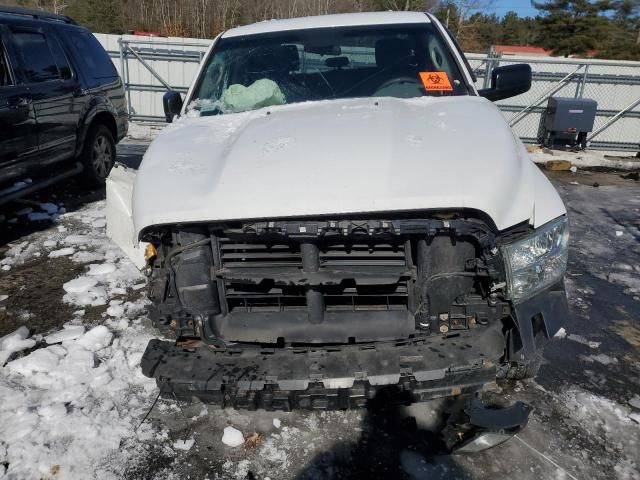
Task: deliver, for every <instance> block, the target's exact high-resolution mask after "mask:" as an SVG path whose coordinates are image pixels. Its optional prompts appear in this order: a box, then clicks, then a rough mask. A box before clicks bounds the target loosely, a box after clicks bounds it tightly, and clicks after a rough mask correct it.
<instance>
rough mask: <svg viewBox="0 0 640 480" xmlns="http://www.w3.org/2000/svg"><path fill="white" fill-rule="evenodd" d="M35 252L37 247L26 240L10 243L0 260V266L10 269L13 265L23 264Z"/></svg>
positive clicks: (3, 268)
mask: <svg viewBox="0 0 640 480" xmlns="http://www.w3.org/2000/svg"><path fill="white" fill-rule="evenodd" d="M36 252H38V247H37V246H36V245H34V244H33V243H30V242H28V241H26V240H25V241H23V242H20V243H10V244H9V250H7V251H6V253H5V257H4V258H3V259H2V260H0V267H1V268H2V270H5V271H7V270H11V268H12V267H13V266H15V265H21V264H23V263H24V262H25V261H26V260H28V259H29V258H31V257H32V256H33V255H34V254H35V253H36Z"/></svg>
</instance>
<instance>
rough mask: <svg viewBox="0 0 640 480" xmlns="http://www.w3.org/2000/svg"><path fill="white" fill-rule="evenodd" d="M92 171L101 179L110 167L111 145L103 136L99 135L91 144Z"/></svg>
mask: <svg viewBox="0 0 640 480" xmlns="http://www.w3.org/2000/svg"><path fill="white" fill-rule="evenodd" d="M92 153H93V155H92V157H93V169H94V170H95V172H96V173H97V174H98V175H99V176H100V177H101V178H105V177H106V176H107V174H108V173H109V167H111V153H112V152H111V144H110V143H109V141H108V140H107V139H106V138H105V137H104V136H103V135H100V136H98V137H97V138H96V140H95V142H94V143H93V151H92Z"/></svg>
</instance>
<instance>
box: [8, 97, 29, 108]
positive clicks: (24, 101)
mask: <svg viewBox="0 0 640 480" xmlns="http://www.w3.org/2000/svg"><path fill="white" fill-rule="evenodd" d="M29 105H31V98H29V97H19V98H17V99H16V100H15V101H14V102H12V103H11V108H20V107H27V106H29Z"/></svg>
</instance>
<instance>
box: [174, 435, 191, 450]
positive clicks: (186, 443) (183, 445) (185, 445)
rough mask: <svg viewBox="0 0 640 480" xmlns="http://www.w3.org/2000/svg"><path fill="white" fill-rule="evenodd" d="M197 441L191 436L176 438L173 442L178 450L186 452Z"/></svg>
mask: <svg viewBox="0 0 640 480" xmlns="http://www.w3.org/2000/svg"><path fill="white" fill-rule="evenodd" d="M195 443H196V441H195V440H194V439H193V438H189V439H187V440H176V441H175V443H174V444H173V448H175V449H176V450H184V451H185V452H187V451H189V450H191V447H193V445H194V444H195Z"/></svg>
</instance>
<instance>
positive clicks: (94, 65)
mask: <svg viewBox="0 0 640 480" xmlns="http://www.w3.org/2000/svg"><path fill="white" fill-rule="evenodd" d="M66 38H67V39H68V40H69V42H70V43H71V46H72V47H73V49H74V51H75V52H76V53H77V54H78V56H79V57H80V60H81V62H82V64H84V66H85V70H86V72H87V74H89V75H91V77H93V78H94V79H103V78H115V77H117V76H118V72H117V71H116V68H115V67H114V66H113V62H112V61H111V58H109V54H107V52H105V50H104V48H103V47H102V45H100V42H99V41H98V40H97V39H96V37H94V36H93V35H92V34H91V33H89V32H85V31H78V30H74V31H69V33H68V35H67V37H66Z"/></svg>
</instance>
